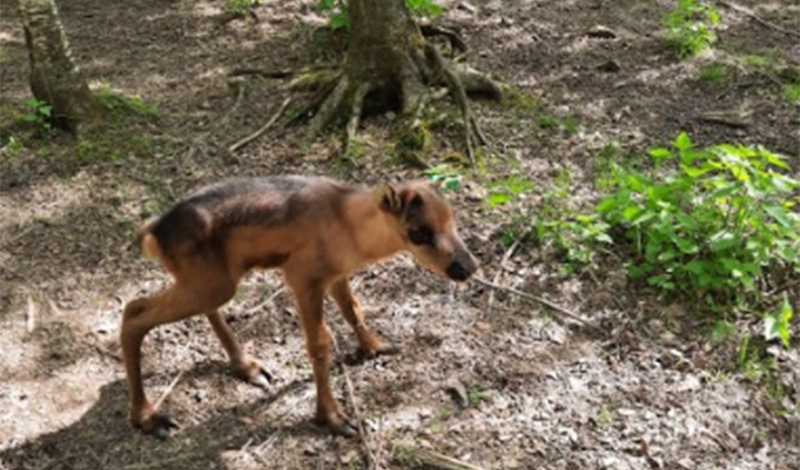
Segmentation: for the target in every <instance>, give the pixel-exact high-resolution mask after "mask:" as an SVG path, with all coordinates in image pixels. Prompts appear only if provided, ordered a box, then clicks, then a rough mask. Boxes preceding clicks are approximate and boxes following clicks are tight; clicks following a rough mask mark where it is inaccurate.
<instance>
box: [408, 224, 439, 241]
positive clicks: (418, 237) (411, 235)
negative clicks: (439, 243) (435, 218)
mask: <svg viewBox="0 0 800 470" xmlns="http://www.w3.org/2000/svg"><path fill="white" fill-rule="evenodd" d="M408 239H409V240H411V243H413V244H415V245H433V239H434V234H433V230H431V228H430V227H426V226H424V225H423V226H422V227H418V228H414V229H411V230H409V231H408Z"/></svg>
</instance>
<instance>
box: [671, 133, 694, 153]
mask: <svg viewBox="0 0 800 470" xmlns="http://www.w3.org/2000/svg"><path fill="white" fill-rule="evenodd" d="M672 145H673V146H674V147H675V148H676V149H678V150H680V151H681V152H684V151H686V150H691V149H692V147H693V146H694V145H693V144H692V140H691V139H690V138H689V134H687V133H686V132H681V133H680V134H678V137H676V138H675V140H674V141H673V142H672Z"/></svg>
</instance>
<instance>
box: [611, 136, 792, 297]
mask: <svg viewBox="0 0 800 470" xmlns="http://www.w3.org/2000/svg"><path fill="white" fill-rule="evenodd" d="M672 145H673V147H674V148H675V150H670V149H666V148H656V149H653V150H651V151H650V157H651V158H652V159H653V160H654V162H655V168H654V170H653V171H652V175H650V176H648V175H645V174H644V173H643V172H640V171H635V170H630V169H625V168H622V167H620V166H617V167H615V168H614V169H613V170H612V171H613V176H612V180H613V182H614V190H613V192H612V193H611V194H609V195H608V196H607V197H605V198H604V199H603V200H602V201H601V202H600V203H599V204H598V206H597V208H596V211H597V213H598V214H600V215H601V216H602V218H603V220H605V221H606V222H608V223H609V224H610V225H611V226H612V227H617V228H619V229H621V230H620V231H621V233H622V235H621V238H622V240H619V239H618V240H617V241H624V242H627V243H628V244H629V245H630V247H631V248H632V250H633V254H634V258H633V260H632V261H631V263H630V269H629V272H630V274H631V276H632V277H635V278H640V277H644V278H646V279H647V282H648V283H650V284H652V285H654V286H657V287H659V288H660V289H663V290H665V291H680V292H683V293H686V294H691V295H693V296H696V298H705V299H706V300H707V301H709V302H710V303H711V304H714V303H715V302H722V303H730V302H734V301H739V302H745V301H747V300H748V299H751V300H755V299H757V298H758V296H759V293H758V289H757V286H758V285H759V284H760V285H765V284H766V282H767V281H768V280H770V279H768V278H769V277H770V276H771V277H772V278H775V279H771V280H773V281H777V283H778V284H780V283H781V282H782V281H784V279H778V278H780V277H785V276H789V275H792V272H794V273H795V274H796V273H797V271H798V269H799V268H800V214H798V212H797V207H796V204H797V202H798V200H800V198H798V196H797V193H798V189H800V183H799V182H798V181H797V180H796V179H794V178H792V177H791V176H789V174H788V173H789V170H790V168H789V166H788V165H787V163H786V162H785V161H784V159H783V158H781V157H779V156H778V155H776V154H774V153H772V152H769V151H768V150H766V149H764V148H761V147H757V148H752V147H746V146H741V145H739V146H734V145H728V144H723V145H717V146H715V147H712V148H711V149H708V150H698V149H695V148H694V145H693V144H692V142H691V140H690V139H689V137H688V136H687V135H686V134H685V133H681V134H680V135H679V136H678V137H677V138H676V139H675V141H674V142H673V144H672Z"/></svg>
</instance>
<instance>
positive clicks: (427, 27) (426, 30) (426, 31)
mask: <svg viewBox="0 0 800 470" xmlns="http://www.w3.org/2000/svg"><path fill="white" fill-rule="evenodd" d="M419 30H420V32H421V33H422V35H423V36H425V37H426V38H429V37H434V36H444V37H446V38H447V40H448V41H450V47H451V48H452V49H453V56H455V55H457V54H463V53H465V52H467V43H466V42H464V38H462V37H461V35H460V34H458V33H457V32H455V31H454V30H452V29H450V28H445V27H442V26H434V25H431V24H423V25H419Z"/></svg>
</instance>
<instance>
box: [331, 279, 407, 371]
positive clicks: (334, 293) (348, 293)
mask: <svg viewBox="0 0 800 470" xmlns="http://www.w3.org/2000/svg"><path fill="white" fill-rule="evenodd" d="M330 295H331V297H333V300H334V301H336V305H338V306H339V310H340V311H341V312H342V315H344V318H345V320H347V323H348V324H349V325H350V327H351V328H353V331H355V333H356V336H357V337H358V342H359V350H358V351H357V353H356V354H355V355H352V356H351V357H348V358H347V360H348V362H360V361H362V360H363V359H365V358H366V359H371V358H373V357H375V356H378V355H381V354H397V353H398V352H399V351H400V348H399V347H398V346H397V345H396V344H394V343H391V342H386V341H383V340H381V339H380V338H379V337H378V336H376V335H375V334H374V333H373V332H372V331H371V330H370V329H369V327H368V326H367V323H366V322H365V321H364V313H363V310H362V308H361V303H359V301H358V299H357V298H356V297H355V295H354V294H353V290H352V289H351V288H350V282H349V281H348V280H347V279H342V280H339V281H336V282H334V283H333V284H331V287H330Z"/></svg>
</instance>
